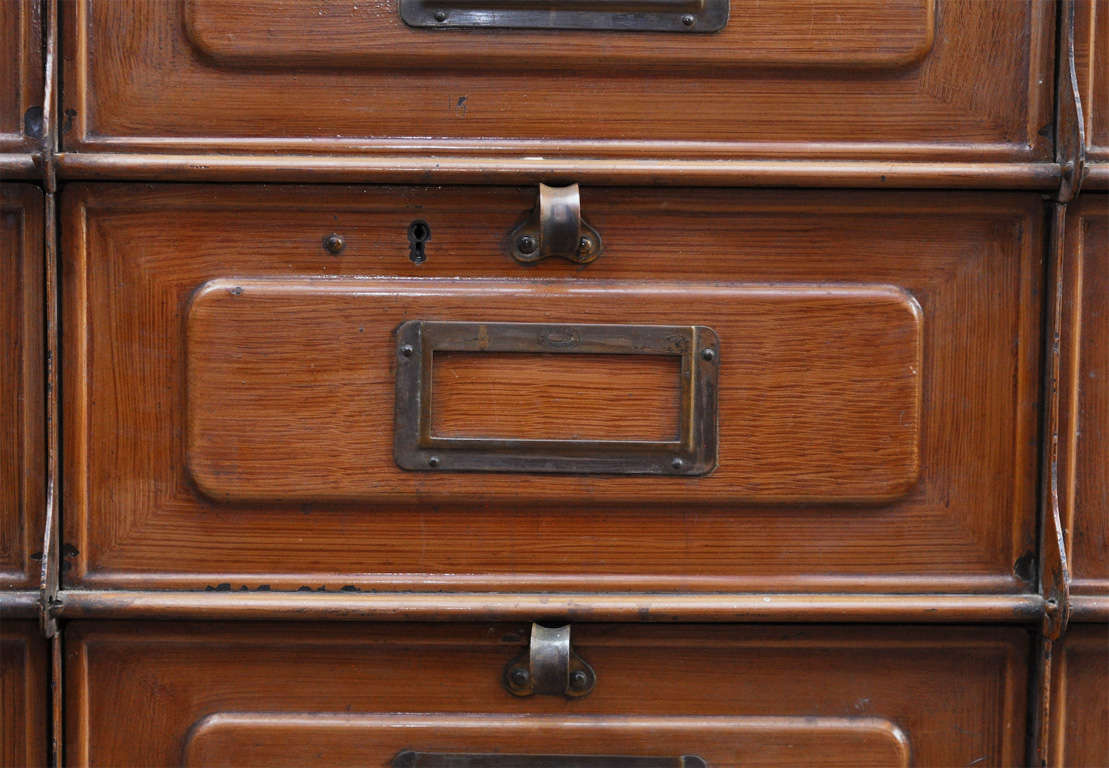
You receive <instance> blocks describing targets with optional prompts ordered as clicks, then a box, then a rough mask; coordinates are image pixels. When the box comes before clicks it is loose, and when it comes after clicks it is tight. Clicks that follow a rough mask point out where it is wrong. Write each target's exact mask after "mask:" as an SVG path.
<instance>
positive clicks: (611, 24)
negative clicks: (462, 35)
mask: <svg viewBox="0 0 1109 768" xmlns="http://www.w3.org/2000/svg"><path fill="white" fill-rule="evenodd" d="M730 10H731V3H730V2H729V0H538V1H537V0H400V16H401V19H403V20H404V23H405V24H407V25H408V26H410V27H421V28H428V29H434V28H443V29H591V30H598V31H605V32H685V33H690V32H719V31H720V30H721V29H723V28H724V27H725V26H726V25H727V23H728V15H729V13H730Z"/></svg>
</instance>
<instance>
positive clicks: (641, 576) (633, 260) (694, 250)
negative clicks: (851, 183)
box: [62, 185, 1042, 593]
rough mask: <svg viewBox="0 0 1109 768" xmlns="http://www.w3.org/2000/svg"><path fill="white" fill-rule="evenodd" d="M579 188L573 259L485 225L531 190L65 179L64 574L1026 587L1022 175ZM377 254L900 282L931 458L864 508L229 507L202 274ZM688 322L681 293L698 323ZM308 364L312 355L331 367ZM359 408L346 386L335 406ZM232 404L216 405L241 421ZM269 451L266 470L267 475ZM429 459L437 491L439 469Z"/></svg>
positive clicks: (327, 263) (710, 277) (546, 483)
mask: <svg viewBox="0 0 1109 768" xmlns="http://www.w3.org/2000/svg"><path fill="white" fill-rule="evenodd" d="M583 197H584V201H583V205H584V208H583V210H584V211H585V212H586V216H587V217H589V220H590V221H591V223H593V224H594V226H597V227H598V228H599V229H600V230H601V232H602V234H603V237H604V238H605V242H606V248H607V251H606V253H605V254H604V256H602V257H601V258H600V259H599V260H598V261H597V262H595V263H593V264H592V265H590V266H588V267H586V268H584V269H581V268H578V267H575V266H572V265H569V264H566V263H554V262H546V263H544V264H542V265H539V266H537V267H535V268H531V269H528V268H524V267H521V266H519V265H517V264H516V263H515V262H513V261H511V260H510V259H509V258H508V257H506V256H504V255H503V254H502V252H501V250H500V244H501V239H502V238H503V237H504V235H505V233H506V232H507V231H508V230H509V229H510V228H511V226H512V225H513V224H514V223H515V221H516V220H517V217H518V216H520V215H521V213H522V212H523V211H525V210H527V209H528V208H529V207H530V206H531V205H532V204H533V200H534V191H533V190H529V189H521V190H517V189H483V190H477V189H453V190H449V189H444V190H435V189H418V188H395V189H390V188H378V189H358V188H349V189H336V188H329V189H325V188H298V187H288V188H277V187H274V188H261V187H258V188H251V187H226V186H221V187H203V186H196V187H183V186H179V187H172V188H171V187H161V188H159V187H146V186H111V185H88V186H71V187H69V188H67V190H66V192H65V194H64V201H63V202H64V205H63V208H64V212H63V220H64V243H63V260H64V263H63V269H62V273H63V276H64V277H63V280H64V284H63V295H62V303H63V307H64V311H65V317H64V319H63V334H62V336H63V340H64V344H65V348H64V350H63V369H64V377H65V379H64V383H63V393H64V398H65V399H64V415H65V418H64V425H65V430H66V432H65V449H66V450H65V457H66V462H67V464H66V469H65V471H66V475H65V479H66V482H65V489H66V493H67V496H66V499H65V501H66V507H65V508H66V510H67V514H66V515H65V519H64V520H65V540H66V544H67V547H66V548H65V552H66V553H67V554H68V556H67V557H66V558H65V560H66V563H67V565H66V566H65V567H66V568H67V570H66V573H65V578H66V581H67V584H68V585H69V586H85V587H108V586H111V587H132V588H149V587H158V588H168V587H181V586H185V587H189V588H204V587H212V588H215V587H217V586H218V585H221V584H227V585H228V587H227V588H229V589H236V590H238V589H240V588H250V589H255V588H261V587H266V588H271V589H275V590H276V589H297V588H302V587H303V588H305V589H320V588H323V587H327V588H329V589H332V590H334V589H338V588H340V587H344V586H347V587H351V588H367V587H376V588H395V589H416V590H426V589H443V588H446V589H456V590H480V591H486V590H493V591H504V590H534V589H539V590H569V591H578V590H595V589H603V590H618V591H624V590H637V589H647V590H656V589H664V590H686V589H692V590H710V591H731V592H736V591H767V590H768V591H777V590H782V589H786V590H793V589H800V590H805V591H831V592H837V591H848V592H886V591H897V592H918V591H923V592H935V591H953V592H978V593H981V592H1013V591H1017V592H1020V591H1025V590H1027V589H1028V585H1027V582H1025V581H1024V578H1025V577H1026V576H1027V575H1028V571H1027V569H1024V570H1022V566H1021V563H1018V560H1020V559H1021V558H1022V556H1023V555H1024V553H1025V552H1028V551H1031V549H1032V546H1033V536H1034V521H1033V508H1034V503H1033V502H1034V482H1035V464H1036V452H1035V436H1036V427H1035V424H1036V419H1037V403H1038V395H1037V386H1036V376H1037V375H1038V374H1037V370H1038V350H1039V347H1040V343H1039V337H1038V334H1039V310H1038V306H1039V304H1040V300H1039V298H1038V297H1039V295H1040V294H1039V291H1040V286H1039V280H1040V274H1041V271H1042V267H1041V261H1040V259H1041V256H1040V244H1041V241H1042V237H1041V234H1040V232H1041V229H1040V223H1041V218H1040V217H1041V209H1040V202H1039V200H1038V198H1036V197H1035V196H1033V195H1029V196H1022V195H981V194H962V195H960V194H950V193H948V194H942V195H929V194H900V195H890V194H877V193H836V194H834V195H827V194H819V193H781V192H778V193H770V194H767V193H753V192H725V191H693V190H687V191H683V192H682V193H681V194H675V193H674V192H673V191H667V190H658V191H649V190H621V189H594V188H586V189H585V191H584V195H583ZM416 218H421V219H424V220H426V221H427V222H428V223H429V224H430V226H431V229H432V240H431V241H430V243H429V246H428V259H427V261H426V262H424V263H423V264H419V265H415V264H413V263H412V262H411V261H409V259H408V243H407V234H406V233H407V227H408V224H409V223H410V222H411V221H412V220H413V219H416ZM331 232H338V233H340V234H342V236H343V237H344V238H345V242H346V248H345V250H344V251H343V252H342V254H340V255H339V256H334V255H332V254H330V253H328V252H327V251H326V250H325V249H324V248H323V246H322V238H323V237H324V236H326V235H327V234H329V233H331ZM365 276H375V277H381V278H384V277H425V278H430V277H442V278H445V277H457V276H461V277H470V278H486V279H488V278H511V279H514V280H519V279H521V278H529V279H539V278H543V279H548V280H549V279H556V280H558V281H560V284H565V285H566V286H567V287H568V288H570V287H572V286H575V285H577V286H580V287H581V288H582V289H584V290H590V286H596V285H598V284H599V282H598V281H599V280H601V279H606V280H624V281H643V284H644V285H648V286H649V285H655V284H657V283H659V281H662V280H670V281H674V280H681V279H691V278H695V280H696V281H700V282H711V281H723V282H728V281H736V280H737V279H742V280H744V281H747V282H752V283H766V284H771V285H775V286H778V287H788V286H791V285H797V284H823V283H826V282H829V281H834V282H836V283H839V284H841V285H842V286H844V287H845V288H849V287H850V286H852V285H855V286H857V285H860V284H863V285H870V284H875V285H886V286H892V288H891V290H897V291H904V292H905V293H906V294H908V295H911V296H912V297H914V300H915V301H917V302H918V303H919V305H920V307H921V317H922V320H921V323H922V325H921V328H922V329H923V337H922V339H923V352H922V361H923V362H922V368H921V374H920V375H921V377H922V409H923V410H922V414H923V415H922V422H921V423H922V432H921V444H920V457H921V459H920V478H919V480H918V482H917V483H916V484H915V485H913V486H912V488H911V490H909V492H908V493H907V494H906V495H904V497H903V498H899V499H897V500H895V501H892V502H889V503H869V504H865V505H856V504H845V503H842V502H840V503H835V504H829V503H811V502H807V503H805V504H800V505H799V504H765V503H764V504H742V503H736V504H728V505H720V504H717V505H715V506H711V505H710V506H708V507H704V506H703V505H701V506H700V507H698V506H694V505H691V504H674V503H672V502H670V503H666V504H658V503H652V501H651V500H652V498H653V497H654V496H655V495H656V494H659V493H673V491H672V490H671V489H672V488H674V487H675V486H674V485H673V484H672V483H674V484H678V485H681V484H685V485H687V486H688V487H689V488H690V489H691V493H696V487H697V481H686V480H680V479H673V480H671V479H666V478H660V479H659V480H660V482H659V483H658V484H656V485H650V484H648V485H644V486H640V487H642V491H641V492H639V494H638V497H637V498H638V499H639V500H638V501H637V502H636V503H634V504H630V505H629V504H627V503H623V504H621V503H615V502H613V501H612V500H611V497H610V499H609V500H608V501H606V500H605V498H604V497H605V495H606V494H611V493H613V492H612V491H611V490H609V489H610V488H612V487H619V486H620V485H621V484H623V485H624V486H625V487H626V486H627V484H628V482H629V481H628V480H627V479H620V478H599V477H593V478H582V477H546V478H527V479H526V480H527V481H526V482H523V480H524V478H521V476H519V475H515V476H512V475H508V476H496V475H490V476H488V477H487V478H486V479H484V480H483V481H482V483H483V485H482V488H481V492H480V493H476V494H475V493H474V492H473V491H472V490H471V491H470V492H469V493H467V494H466V495H462V496H459V497H457V499H456V501H454V502H453V503H441V502H439V503H435V504H418V503H412V502H411V501H409V502H407V503H389V504H374V505H367V504H359V503H352V502H347V503H342V504H337V503H324V502H322V501H320V502H316V501H301V502H298V503H294V504H288V503H272V502H271V503H235V504H221V503H218V502H215V501H213V500H211V499H208V498H205V497H204V496H202V495H200V494H198V492H197V490H196V488H195V487H194V486H193V485H192V484H191V483H190V481H189V479H188V477H187V474H186V472H185V468H186V467H187V466H188V463H189V457H188V456H187V452H186V445H187V442H186V437H187V429H186V422H185V414H186V412H187V405H188V401H187V397H186V392H185V386H184V384H185V381H186V379H185V377H186V373H187V371H186V365H185V361H186V339H187V334H186V322H185V319H186V310H187V308H188V305H189V301H190V298H191V297H192V295H193V293H194V292H195V291H196V290H197V289H198V288H199V287H200V286H201V285H203V284H204V283H205V282H207V281H209V280H213V279H217V278H227V277H233V278H239V279H243V280H246V279H259V278H265V279H271V280H277V281H278V282H280V280H285V279H289V278H291V277H296V278H297V279H304V278H308V277H347V278H350V277H365ZM338 284H339V283H336V285H338ZM444 285H449V284H448V283H444ZM240 298H241V297H240ZM625 304H626V305H627V306H626V307H619V310H620V311H624V310H625V309H626V310H627V311H632V312H634V311H635V306H636V302H634V301H628V302H625ZM614 311H616V309H615V308H614ZM677 314H678V310H675V317H676V316H677ZM715 314H719V313H715ZM700 317H701V316H700V314H699V313H695V312H694V308H690V314H689V322H698V321H699V320H700ZM328 322H331V320H328ZM359 327H362V326H359ZM275 330H276V328H275ZM756 342H757V340H756V339H752V340H750V341H749V342H748V343H750V344H753V343H756ZM845 344H848V346H849V342H847V341H837V342H834V343H832V344H831V346H830V349H834V348H835V347H836V346H844V345H845ZM757 349H758V348H757V347H754V348H752V351H754V350H757ZM343 352H344V354H345V350H344V351H343ZM740 354H741V355H742V351H741V353H740ZM760 354H762V353H760ZM319 364H320V365H322V366H324V368H322V369H321V370H324V371H326V370H328V369H329V368H328V366H332V365H334V364H335V362H334V361H331V360H325V359H324V358H321V359H320V360H319ZM329 389H330V387H321V388H320V393H321V396H324V390H329ZM213 397H214V395H213ZM381 397H382V398H383V402H378V403H377V404H376V405H375V406H374V407H375V408H376V409H377V411H378V412H385V413H389V412H391V410H392V399H391V397H390V395H389V392H388V391H383V392H382V393H381ZM369 405H370V404H369V403H368V402H366V403H363V402H350V401H349V400H347V399H344V398H341V397H339V398H336V400H335V403H334V407H335V409H336V412H337V413H341V412H354V413H362V412H365V411H366V410H367V408H368V407H369ZM234 417H235V414H234V413H228V414H227V420H228V428H229V429H230V428H232V427H233V420H234ZM751 418H753V419H756V420H757V418H758V415H757V414H752V415H751ZM756 424H757V421H756ZM321 427H322V428H324V429H325V430H326V429H327V428H328V426H327V423H326V421H325V422H324V423H322V424H321ZM729 428H732V427H729ZM309 437H310V436H309ZM834 438H835V436H834V435H829V439H834ZM306 439H308V438H306ZM377 439H378V440H379V441H381V442H383V443H386V444H388V443H389V442H390V440H391V437H390V436H388V435H381V436H378V438H377ZM278 448H280V449H282V450H284V447H283V446H275V449H278ZM772 448H773V449H775V450H778V448H774V446H766V448H765V450H771V449H772ZM760 450H764V449H762V448H760ZM305 456H309V453H308V452H306V453H305ZM332 458H333V459H334V460H335V461H336V462H342V461H344V457H343V456H342V455H340V454H338V453H337V454H335V455H334V456H333V457H332ZM725 458H726V459H727V461H728V462H735V461H740V460H741V459H740V457H732V456H727V457H725ZM795 458H796V457H795ZM297 460H298V461H299V460H300V459H297ZM305 460H309V459H305ZM290 466H291V468H292V469H294V470H295V467H296V465H295V463H294V464H291V465H290ZM789 471H790V469H789V468H788V467H786V468H784V469H783V473H784V475H783V476H785V477H788V473H789ZM283 473H284V470H283V469H282V468H280V467H275V468H274V474H273V478H272V482H280V481H281V478H282V476H283ZM709 479H710V480H711V478H709ZM267 481H270V480H269V479H267ZM418 482H419V483H420V487H421V488H422V489H423V491H422V492H424V493H434V492H435V488H436V484H437V483H440V482H442V480H441V479H440V478H437V477H433V476H429V475H424V476H423V479H421V480H419V481H418ZM451 482H461V481H455V480H453V479H452V481H451ZM614 484H615V485H614ZM455 487H458V486H455ZM508 487H511V488H513V489H519V492H521V493H525V494H528V493H530V494H532V495H533V497H534V493H535V491H534V489H535V488H542V489H544V490H543V491H542V494H543V495H544V496H545V497H547V498H551V499H557V501H556V502H554V503H548V504H544V505H517V504H515V503H513V502H512V501H511V500H508V501H505V500H500V501H490V500H489V494H490V493H494V492H496V490H497V489H498V488H502V489H504V488H508ZM529 488H530V489H533V490H528V489H529ZM502 493H504V491H502ZM321 495H322V492H321ZM1021 562H1027V558H1024V560H1022V561H1021Z"/></svg>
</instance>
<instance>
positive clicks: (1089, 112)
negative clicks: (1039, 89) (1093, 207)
mask: <svg viewBox="0 0 1109 768" xmlns="http://www.w3.org/2000/svg"><path fill="white" fill-rule="evenodd" d="M1074 32H1075V34H1074V42H1075V46H1074V48H1075V50H1074V53H1075V69H1076V71H1077V73H1078V84H1079V90H1080V92H1081V96H1082V110H1083V117H1084V118H1085V123H1086V160H1087V162H1089V163H1099V164H1100V163H1109V3H1107V2H1105V0H1077V4H1076V12H1075V29H1074ZM1099 186H1101V187H1104V186H1109V185H1106V184H1100V185H1099Z"/></svg>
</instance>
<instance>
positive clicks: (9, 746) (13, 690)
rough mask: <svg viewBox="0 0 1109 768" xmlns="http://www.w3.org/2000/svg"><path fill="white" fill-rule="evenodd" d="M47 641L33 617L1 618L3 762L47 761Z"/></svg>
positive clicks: (0, 750) (0, 755)
mask: <svg viewBox="0 0 1109 768" xmlns="http://www.w3.org/2000/svg"><path fill="white" fill-rule="evenodd" d="M46 664H47V655H46V642H45V641H44V640H43V639H42V633H41V632H40V630H39V628H38V624H37V623H36V622H33V621H12V620H11V619H6V618H5V619H3V620H2V621H0V735H3V738H0V765H5V766H13V768H14V767H15V766H27V767H28V768H31V767H32V766H36V765H46V745H47V741H46V738H47V737H46V721H47V708H48V701H49V695H50V692H49V688H47V685H46Z"/></svg>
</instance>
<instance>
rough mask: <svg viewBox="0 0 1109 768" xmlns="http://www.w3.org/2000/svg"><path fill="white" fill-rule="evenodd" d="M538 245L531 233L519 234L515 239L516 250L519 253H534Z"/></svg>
mask: <svg viewBox="0 0 1109 768" xmlns="http://www.w3.org/2000/svg"><path fill="white" fill-rule="evenodd" d="M538 247H539V241H538V240H536V239H535V238H534V237H532V236H531V235H521V236H520V238H519V239H518V240H517V241H516V250H518V251H519V252H520V253H535V249H536V248H538Z"/></svg>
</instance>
